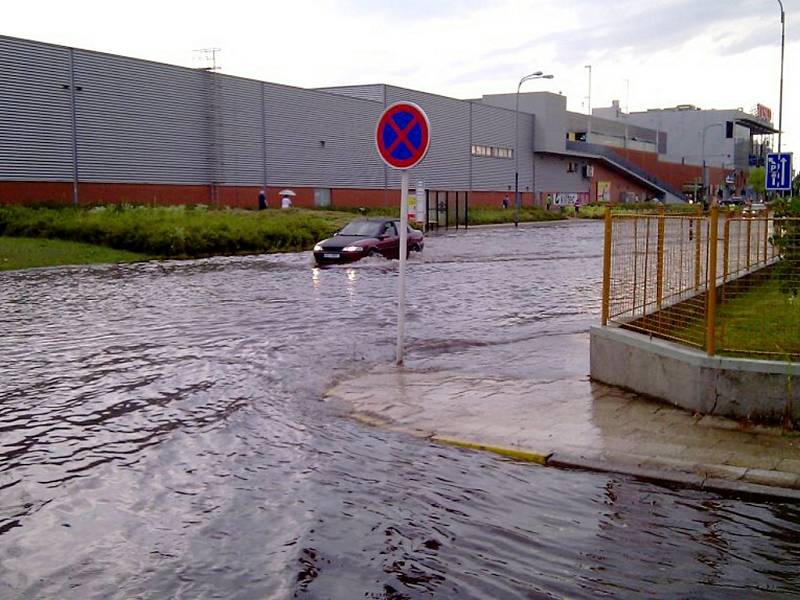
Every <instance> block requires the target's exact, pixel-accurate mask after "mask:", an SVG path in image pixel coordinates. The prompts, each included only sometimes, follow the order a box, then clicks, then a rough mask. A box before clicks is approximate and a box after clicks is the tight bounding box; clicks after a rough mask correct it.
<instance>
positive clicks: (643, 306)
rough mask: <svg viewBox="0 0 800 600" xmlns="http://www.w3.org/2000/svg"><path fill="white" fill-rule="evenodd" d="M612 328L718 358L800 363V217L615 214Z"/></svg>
mask: <svg viewBox="0 0 800 600" xmlns="http://www.w3.org/2000/svg"><path fill="white" fill-rule="evenodd" d="M605 250H606V260H605V269H604V270H605V273H604V289H603V321H604V324H605V323H608V322H612V323H616V324H618V325H621V326H624V327H626V328H628V329H632V330H635V331H640V332H643V333H648V334H650V335H655V336H658V337H661V338H665V339H668V340H672V341H675V342H679V343H683V344H687V345H689V346H693V347H696V348H702V349H705V350H706V351H708V353H709V354H715V353H717V352H722V353H726V354H732V355H737V354H738V355H749V356H756V357H759V356H761V357H764V358H772V359H775V358H777V359H786V360H798V359H800V219H796V218H794V219H793V218H786V217H783V218H775V217H774V216H771V215H770V214H769V213H768V212H766V211H765V212H761V213H746V214H742V213H733V212H719V211H718V210H717V209H712V211H711V214H710V215H705V216H704V215H665V214H663V212H662V213H659V214H638V215H637V214H610V215H608V216H607V219H606V249H605Z"/></svg>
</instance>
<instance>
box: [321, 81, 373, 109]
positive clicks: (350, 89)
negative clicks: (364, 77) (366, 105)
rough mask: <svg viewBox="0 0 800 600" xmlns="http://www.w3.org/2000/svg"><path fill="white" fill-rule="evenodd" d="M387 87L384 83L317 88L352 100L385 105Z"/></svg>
mask: <svg viewBox="0 0 800 600" xmlns="http://www.w3.org/2000/svg"><path fill="white" fill-rule="evenodd" d="M385 88H386V86H385V85H384V84H382V83H374V84H368V85H341V86H335V87H327V88H316V89H317V91H319V92H329V93H331V94H339V95H340V96H350V97H351V98H361V99H362V100H372V101H373V102H380V103H381V104H383V97H384V94H385V93H386V90H385Z"/></svg>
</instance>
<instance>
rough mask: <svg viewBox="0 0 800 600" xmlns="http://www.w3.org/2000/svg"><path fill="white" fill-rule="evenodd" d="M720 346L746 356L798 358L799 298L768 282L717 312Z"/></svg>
mask: <svg viewBox="0 0 800 600" xmlns="http://www.w3.org/2000/svg"><path fill="white" fill-rule="evenodd" d="M717 312H718V314H719V323H721V324H724V327H722V328H721V330H720V335H721V339H720V342H721V346H722V347H723V348H731V349H736V350H741V351H743V352H746V353H748V354H754V355H755V353H757V352H769V353H772V354H775V355H776V358H779V359H781V358H786V357H790V356H794V357H795V360H797V359H798V358H800V296H795V295H793V294H789V293H786V292H783V291H781V289H780V281H779V280H777V279H771V280H769V281H767V282H766V283H764V285H761V286H758V287H757V288H754V289H752V290H749V291H748V292H747V293H745V294H742V295H741V296H737V297H736V298H733V299H731V300H729V301H725V302H723V303H722V304H721V305H720V307H719V308H718V309H717Z"/></svg>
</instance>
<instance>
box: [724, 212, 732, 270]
mask: <svg viewBox="0 0 800 600" xmlns="http://www.w3.org/2000/svg"><path fill="white" fill-rule="evenodd" d="M722 235H723V236H724V237H723V239H722V283H725V282H726V281H728V262H729V261H730V258H731V215H730V213H728V214H727V215H725V233H723V234H722Z"/></svg>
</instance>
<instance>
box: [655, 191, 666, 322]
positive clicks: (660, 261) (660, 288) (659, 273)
mask: <svg viewBox="0 0 800 600" xmlns="http://www.w3.org/2000/svg"><path fill="white" fill-rule="evenodd" d="M664 226H665V223H664V205H663V204H662V205H661V206H659V207H658V250H657V253H658V254H657V259H656V260H657V262H656V306H658V309H659V310H661V302H662V300H663V299H664Z"/></svg>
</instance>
